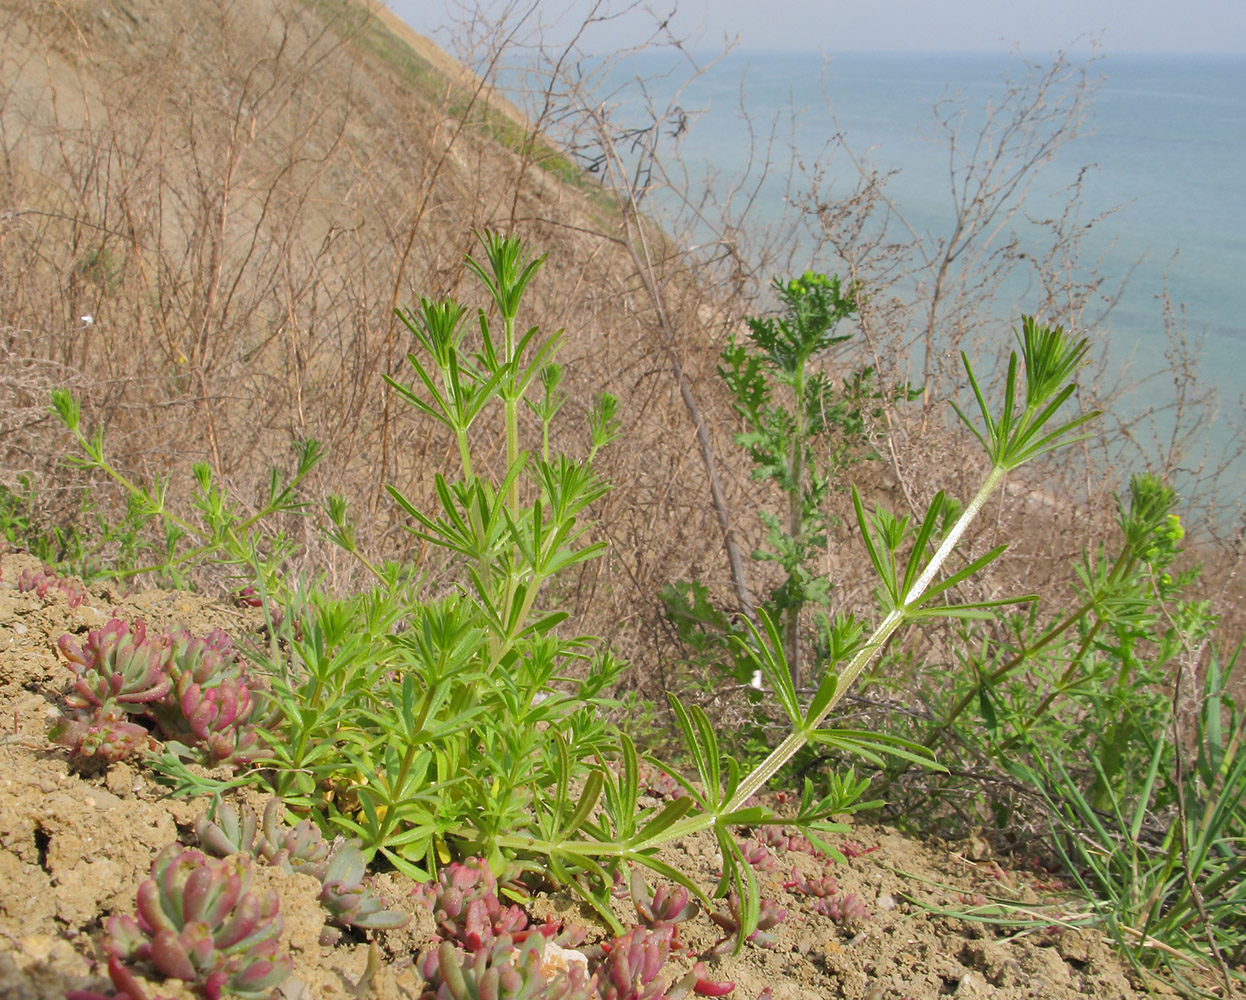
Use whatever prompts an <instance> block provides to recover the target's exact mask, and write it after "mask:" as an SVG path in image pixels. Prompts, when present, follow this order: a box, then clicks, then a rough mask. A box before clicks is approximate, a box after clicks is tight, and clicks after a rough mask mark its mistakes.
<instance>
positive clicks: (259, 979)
mask: <svg viewBox="0 0 1246 1000" xmlns="http://www.w3.org/2000/svg"><path fill="white" fill-rule="evenodd" d="M293 971H294V961H293V960H292V959H291V958H290V956H289V955H277V956H272V957H260V958H255V957H253V958H252V959H251V961H250V962H249V963H247V965H246V966H245V967H243V968H242V969H240V970H239V971H237V972H235V973H234V974H233V975H231V976H230V977H229V980H228V982H227V988H228V990H229V992H230V993H234V994H238V995H241V996H258V995H260V994H264V993H267V992H268V991H269V990H271V989H272V988H273V987H274V986H276V985H277V984H278V983H280V982H281V981H282V980H283V979H285V978H286V976H288V975H289V974H290V973H291V972H293Z"/></svg>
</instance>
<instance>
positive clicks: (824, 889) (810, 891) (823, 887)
mask: <svg viewBox="0 0 1246 1000" xmlns="http://www.w3.org/2000/svg"><path fill="white" fill-rule="evenodd" d="M783 888H784V889H787V890H789V891H791V892H795V893H799V894H800V895H802V896H817V897H818V898H819V899H821V898H824V897H826V896H834V895H835V894H836V893H837V892H839V883H838V882H836V881H835V877H834V876H833V875H823V876H822V877H821V878H816V879H813V880H812V881H811V880H809V879H806V878H804V877H803V876H801V875H800V874H798V873H797V872H796V870H795V869H792V877H791V879H789V880H788V881H787V882H784V883H783Z"/></svg>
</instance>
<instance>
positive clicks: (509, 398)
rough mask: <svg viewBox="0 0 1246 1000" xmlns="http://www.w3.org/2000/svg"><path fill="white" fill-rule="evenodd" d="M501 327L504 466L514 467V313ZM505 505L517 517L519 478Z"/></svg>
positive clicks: (516, 429) (516, 439) (516, 448)
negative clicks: (506, 380)
mask: <svg viewBox="0 0 1246 1000" xmlns="http://www.w3.org/2000/svg"><path fill="white" fill-rule="evenodd" d="M502 327H503V331H504V337H505V347H504V350H505V353H506V356H505V358H504V359H503V360H504V362H505V364H507V365H509V366H511V372H510V385H509V386H508V387H507V392H506V396H505V403H504V405H505V407H506V467H507V468H508V469H510V468H514V465H515V462H517V461H518V460H519V394H518V393H517V392H516V391H515V384H516V381H517V380H516V371H515V368H514V366H515V316H514V314H513V313H512V314H510V315H506V316H503V317H502ZM506 507H507V509H508V510H509V511H510V512H511V517H514V518H518V517H519V480H518V478H516V479H514V480H512V481H511V484H510V488H509V489H508V490H507V493H506Z"/></svg>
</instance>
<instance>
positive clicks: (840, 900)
mask: <svg viewBox="0 0 1246 1000" xmlns="http://www.w3.org/2000/svg"><path fill="white" fill-rule="evenodd" d="M813 909H814V911H815V912H816V913H821V914H822V915H823V916H824V917H830V918H831V919H832V920H834V921H835V923H837V924H845V925H852V924H857V923H860V922H861V921H863V920H868V919H869V918H870V911H869V910H868V909H867V908H866V906H865V902H864V901H863V900H862V899H861V897H860V896H858V895H857V894H856V893H855V892H850V893H848V894H847V895H846V896H827V897H825V898H823V899H819V900H818V901H817V902H816V903H814V904H813Z"/></svg>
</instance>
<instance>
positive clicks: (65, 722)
mask: <svg viewBox="0 0 1246 1000" xmlns="http://www.w3.org/2000/svg"><path fill="white" fill-rule="evenodd" d="M57 646H58V647H59V649H60V651H61V654H62V655H63V656H64V657H65V660H66V661H67V662H68V664H69V669H70V670H72V671H73V673H74V685H73V688H72V689H71V690H70V691H69V693H68V694H67V695H66V696H65V705H66V707H67V708H68V709H69V715H68V716H67V717H64V718H61V719H59V720H58V721H57V722H56V723H54V724H53V726H52V728H51V731H50V733H49V736H50V737H51V738H52V739H53V740H54V741H55V742H57V743H60V744H61V745H63V746H67V747H69V748H70V749H71V750H73V752H74V753H75V754H77V755H78V756H82V757H88V758H91V757H95V758H98V759H101V760H107V761H115V760H121V759H122V758H124V757H128V756H131V755H133V754H135V753H138V752H139V751H141V750H143V749H146V748H147V747H148V746H150V745H151V743H152V736H151V731H150V729H148V728H147V727H146V726H143V725H141V724H140V723H139V722H137V721H135V720H134V719H133V718H131V717H132V716H140V715H143V714H145V713H146V712H147V709H148V708H149V706H151V705H153V704H155V703H157V702H159V701H160V700H161V699H162V698H165V697H166V696H167V695H168V694H169V692H170V690H171V689H172V683H171V681H170V680H169V676H168V674H167V673H166V671H165V664H166V662H167V660H168V649H167V647H166V646H165V644H164V643H163V641H162V640H159V639H151V638H148V636H147V630H146V628H145V626H144V625H143V623H142V622H137V623H135V625H133V626H130V625H127V624H126V623H125V622H123V621H121V620H120V619H117V618H114V619H112V621H110V622H108V624H107V625H105V626H103V628H99V629H95V630H94V631H92V632H90V633H88V635H87V639H86V642H85V643H83V644H82V645H81V646H80V645H78V644H77V643H76V642H74V640H73V638H72V637H71V636H69V635H63V636H61V638H60V641H59V642H58V643H57Z"/></svg>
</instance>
